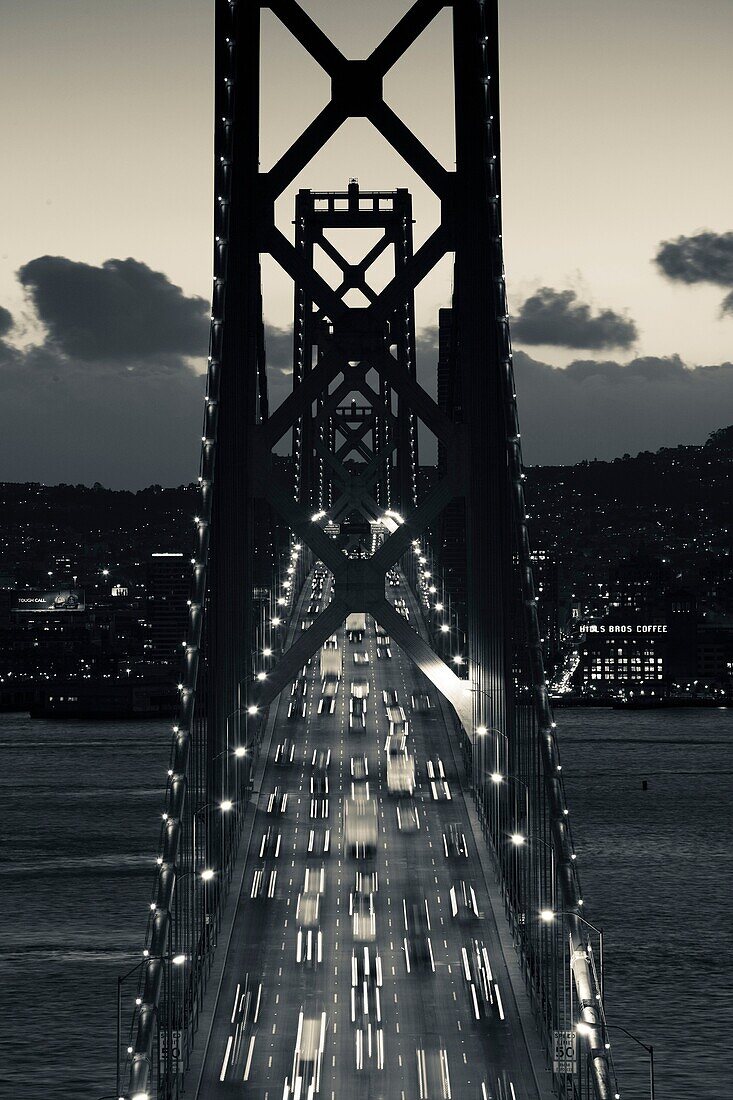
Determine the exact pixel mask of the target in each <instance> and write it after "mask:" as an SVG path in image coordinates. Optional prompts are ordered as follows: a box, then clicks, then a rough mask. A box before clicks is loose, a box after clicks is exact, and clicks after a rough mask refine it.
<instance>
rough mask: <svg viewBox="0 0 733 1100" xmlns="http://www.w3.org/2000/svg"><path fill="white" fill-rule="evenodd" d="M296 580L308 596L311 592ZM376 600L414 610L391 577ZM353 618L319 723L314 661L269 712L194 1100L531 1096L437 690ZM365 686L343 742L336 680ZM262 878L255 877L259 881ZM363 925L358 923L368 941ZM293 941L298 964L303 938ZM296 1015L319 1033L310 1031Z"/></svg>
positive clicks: (344, 686) (344, 714)
mask: <svg viewBox="0 0 733 1100" xmlns="http://www.w3.org/2000/svg"><path fill="white" fill-rule="evenodd" d="M306 585H307V590H308V591H310V581H307V582H306ZM329 585H330V579H326V581H325V585H324V598H325V599H326V600H327V599H328V590H329ZM388 591H389V596H390V599H392V600H394V599H395V598H396V597H397V596H401V597H402V598H403V599H404V600H405V602H406V604H407V605H408V607H409V608H411V611H410V618H411V620H412V622H413V623H414V616H415V614H416V612H417V607H416V604H415V602H414V599H413V597H412V595H411V593H409V591H408V589H407V586H406V585H404V584H402V583H401V584H400V586H399V587H390V588H389V590H388ZM304 606H307V599H306V601H305V604H304ZM321 606H323V602H322V604H321ZM367 623H368V625H367V631H366V634H365V636H364V640H363V643H362V644H359V643H352V642H349V641H348V640H347V638H346V637H345V630H344V628H342V629H341V631H340V632H339V646H340V648H341V652H342V655H343V677H342V680H341V684H340V686H339V690H338V695H337V699H336V710H335V713H333V714H328V713H327V709H328V708H324V713H322V714H320V715H319V714H318V702H319V700H320V698H321V681H320V669H319V660H318V656H316V657H314V658H313V659H312V661H311V663H310V665H309V667H308V668H307V679H308V690H307V696H306V698H307V714H306V717H305V718H302V717H301V718H299V719H295V720H293V719H288V717H287V711H288V705H289V703H290V702H291V698H292V697H291V696H290V694H289V693H288V692H287V691H285V692H283V694H282V696H281V697H280V699H279V700H278V702H277V704H276V705H277V708H278V709H277V713H276V721H275V726H274V733H273V737H272V743H271V753H270V758H269V759H268V761H267V764H266V768H265V772H264V778H263V782H262V786H261V790H260V795H259V804H258V811H257V818H256V820H255V824H254V830H253V833H252V840H251V844H250V849H249V853H248V856H247V863H246V869H245V874H244V880H243V883H244V884H243V889H242V892H241V895H240V898H239V901H238V904H237V910H236V915H235V918H234V922H235V923H234V927H233V934H232V936H231V939H230V942H229V949H228V956H227V958H226V962H225V966H224V973H223V977H222V982H221V985H220V989H219V994H218V1000H217V1003H216V1007H215V1009H214V1012H213V1022H212V1025H211V1032H210V1036H209V1042H208V1045H207V1048H206V1055H205V1058H204V1063H203V1068H202V1072H201V1076H200V1081H199V1092H198V1097H199V1100H229V1098H234V1097H241V1096H242V1095H245V1096H253V1097H258V1098H260V1100H275V1098H277V1100H290V1098H292V1097H300V1098H302V1100H305V1098H306V1097H308V1098H310V1097H311V1096H314V1097H315V1096H317V1097H322V1098H325V1100H345V1098H346V1097H348V1098H349V1100H428V1098H430V1100H432V1098H433V1097H441V1098H443V1100H447V1098H455V1100H469V1098H477V1100H479V1098H481V1100H488V1098H491V1100H537V1098H538V1097H539V1092H538V1089H537V1085H536V1083H535V1077H534V1075H533V1072H532V1068H531V1065H530V1058H529V1054H528V1050H527V1046H526V1043H525V1038H524V1033H523V1031H522V1026H521V1023H520V1021H519V1016H518V1012H517V1006H516V1002H515V999H514V996H513V992H512V989H511V986H510V983H509V978H508V974H507V970H506V966H505V963H504V959H503V956H502V952H501V947H500V943H499V938H498V933H497V929H496V925H495V923H494V920H493V917H492V916H491V909H490V906H489V899H488V895H487V889H486V885H485V881H484V879H483V877H482V872H481V868H480V865H479V862H478V859H477V855H476V840H475V838H474V836H473V834H472V832H471V829H470V826H469V818H468V814H467V811H466V806H465V803H464V798H463V795H462V792H461V786H460V778H459V772H458V768H457V766H456V761H454V758H453V754H452V751H451V747H450V744H449V740H448V738H449V734H448V730H447V728H446V724H445V722H444V720H443V718H442V713H441V709H440V707H439V706H437V700H436V698H435V691H434V689H433V688H432V686H429V685H428V683H427V681H426V680H424V678H423V677H422V675H421V674H420V673H419V672H418V670H417V669H415V667H414V666H413V665H412V663H411V662H410V661H409V660H408V659H407V658H406V657H404V656H403V655H402V653H401V652H400V651H399V650H398V649H397V647H396V646H392V647H391V653H392V656H391V659H390V658H387V657H386V656H385V657H383V658H382V659H379V658H378V656H377V638H376V631H375V624H374V622H373V621H372V620H371V619H368V621H367ZM355 652H367V653H368V656H369V663H368V665H355V664H354V659H353V658H354V653H355ZM363 679H368V681H369V685H370V691H369V696H368V700H367V719H366V729H364V730H362V731H357V730H350V729H349V696H350V684H351V681H352V680H363ZM390 690H396V691H397V693H398V697H399V702H400V704H401V706H402V707H403V708H404V710H405V712H406V714H407V717H408V722H409V736H408V747H409V751H410V752H411V753H412V754H413V755H414V757H415V760H416V766H417V786H416V789H415V794H414V798H413V799H412V800H411V801H412V802H413V804H414V806H415V808H416V809H417V812H418V816H419V828H418V829H417V830H415V831H411V832H407V831H405V830H404V829H400V828H399V827H398V817H397V807H398V805H399V807H400V811H401V817H402V820H403V823H404V821H405V817H406V816H407V815H406V813H405V810H406V809H407V805H408V802H409V801H410V800H409V799H397V798H395V797H394V796H393V795H391V794H389V793H388V790H387V783H386V755H385V751H386V750H385V740H386V735H387V733H388V721H387V716H386V708H385V704H384V701H383V696H382V692H383V691H390ZM421 692H422V693H426V694H428V695H429V697H430V701H431V707H430V710H429V711H428V712H427V713H415V712H413V710H412V707H411V697H412V696H413V695H415V694H416V693H421ZM285 738H289V739H290V740H291V742H293V743H294V749H295V751H294V759H293V762H292V763H291V764H289V765H286V766H285V767H281V766H277V765H276V763H275V760H274V757H275V754H276V751H277V748H278V746H279V745H280V744H281V743H282V742H283V740H284V739H285ZM328 750H330V752H331V759H330V768H329V772H328V779H329V788H330V789H329V792H328V816H327V817H326V818H322V817H321V818H312V817H311V813H312V812H313V811H312V807H311V791H310V781H311V776H312V775H313V773H314V769H313V766H312V760H313V753H314V751H317V752H320V751H323V752H327V751H328ZM362 754H363V755H365V756H366V758H367V761H368V783H369V794H370V797H371V798H373V799H375V800H376V803H377V807H378V822H379V841H378V850H377V854H376V856H375V857H374V858H373V859H372V860H355V859H354V858H346V857H345V855H344V852H343V803H344V797H349V796H350V795H351V793H352V784H353V779H352V774H351V771H352V765H351V759H352V757H354V758H359V757H361V756H362ZM287 755H288V756H289V752H288V754H287ZM429 760H430V761H432V762H433V764H434V767H435V768H436V770H437V769H438V761H441V762H442V764H443V767H444V770H445V775H446V778H447V783H448V787H449V789H450V793H451V796H452V797H451V799H450V801H435V800H434V799H433V797H432V791H431V786H430V783H429V781H428V779H427V771H426V768H427V762H428V761H429ZM275 787H279V788H280V790H281V791H283V792H284V791H287V794H288V801H287V807H286V810H285V813H284V814H280V813H278V812H275V813H271V814H270V813H268V812H267V810H268V801H269V799H270V795H271V793H272V792H273V790H274V788H275ZM316 809H317V807H316ZM320 812H322V810H321V811H320ZM451 825H457V829H458V832H459V834H460V835H462V836H465V839H466V842H467V848H468V858H466V857H465V856H462V855H458V856H452V857H451V858H447V857H446V852H445V847H444V836H443V834H446V835H448V834H449V831H450V826H451ZM268 829H270V830H272V833H271V836H272V838H273V839H272V843H273V845H275V844H276V843H277V835H278V834H279V835H280V847H279V854H278V855H277V857H276V856H275V852H274V847H273V848H271V850H270V851H269V852H265V853H264V854H263V857H262V858H261V857H260V851H261V850H262V849H263V837H264V836H265V835H266V833H267V830H268ZM326 829H330V853H328V854H325V855H324V854H323V853H322V852H321V853H319V851H318V849H319V848H322V844H323V838H324V835H325V830H326ZM311 831H313V834H314V844H313V851H312V852H311V851H309V843H310V836H311ZM371 869H375V870H376V871H377V875H378V889H377V891H376V892H375V893H374V894H373V896H372V901H373V907H374V924H375V939H374V941H373V942H371V943H363V942H362V943H356V942H355V941H354V928H353V921H352V918H351V917H350V914H349V909H350V895H351V894H353V892H354V890H355V877H356V872H357V871H358V870H371ZM321 870H323V876H322V885H321ZM262 871H264V874H263V875H261V876H260V875H258V872H262ZM273 873H274V875H275V877H274V878H272V877H271V876H272V875H273ZM306 873H309V883H308V888H309V889H308V892H309V893H311V894H312V893H313V892H314V890H315V891H316V892H317V891H319V890H322V893H321V894H320V902H319V914H318V927H317V930H316V928H315V927H314V928H313V929H312V931H313V932H314V933H316V931H317V932H320V933H321V941H322V961H321V962H320V963H319V962H318V961H317V954H318V936H317V934H314V936H313V937H312V939H313V950H314V953H315V956H316V961H315V962H310V963H309V962H308V961H307V960H306V961H305V962H298V961H297V940H298V932H299V929H300V923H299V918H300V921H303V920H305V921H306V923H307V922H308V914H307V913H306V910H307V908H308V904H309V903H308V900H307V899H306V901H305V902H301V905H300V910H299V905H298V902H299V895H301V894H303V893H304V892H305V876H306ZM260 879H261V880H262V884H261V887H260V889H261V893H259V894H258V886H257V883H258V881H259V880H260ZM462 881H463V882H466V883H468V884H469V885H472V886H473V888H474V890H475V895H476V900H477V904H478V911H479V916H478V918H476V917H474V918H471V917H470V914H467V915H466V917H464V918H463V919H457V918H454V917H453V916H452V913H451V900H450V890H451V886H452V885H453V884H454V883H460V882H462ZM270 893H271V894H272V896H271V897H269V896H268V894H270ZM253 894H254V895H255V896H252V895H253ZM403 901H406V905H407V913H408V920H409V922H410V923H411V924H412V926H413V927H414V925H415V922H414V919H413V916H412V914H413V913H414V912H415V910H414V909H412V905H413V904H414V905H415V906H418V907H422V908H423V909H424V908H425V903H427V917H426V920H427V919H429V922H430V929H429V933H428V934H429V938H430V947H431V949H432V954H433V959H434V966H435V970H434V971H433V969H432V967H431V964H430V962H429V960H428V961H427V962H424V963H422V964H420V962H419V960H418V959H417V958H416V957H415V956H416V952H415V946H416V944H415V941H408V949H409V950H410V952H411V966H410V971H409V973H408V969H407V962H406V952H405V942H404V941H405V908H404V907H403ZM311 908H312V906H311ZM313 923H314V924H315V922H313ZM369 923H370V922H369V920H368V919H367V921H366V928H367V929H368V926H369ZM302 931H303V951H304V954H306V953H307V929H303V930H302ZM424 931H425V929H423V932H424ZM366 934H367V935H368V934H369V932H368V931H367V933H366ZM475 941H478V943H479V945H480V946H483V947H485V948H486V956H487V957H488V962H489V966H490V968H491V972H492V973H491V981H490V999H489V1000H486V1001H484V1000H483V998H482V996H481V989H480V986H481V980H482V979H481V975H480V974H479V972H478V970H477V968H476V967H475V965H474V973H473V978H474V981H473V983H472V984H474V986H475V988H476V993H477V996H476V1001H475V1002H474V999H473V994H472V992H471V989H470V985H469V983H468V982H467V980H466V976H465V964H464V962H463V958H462V948H464V947H465V948H466V951H467V955H468V956H469V957H471V956H472V951H471V945H472V942H475ZM423 945H424V940H423ZM364 947H368V948H369V952H370V966H371V968H372V973H373V972H374V969H375V968H376V958H375V956H376V954H377V953H378V954H379V956H380V962H381V977H382V984H381V987H378V986H377V985H376V983H374V982H373V981H372V982H371V984H369V985H368V987H367V1009H368V1014H365V1013H364V985H363V982H362V980H361V979H362V975H361V973H359V974H358V975H357V978H358V984H357V986H356V987H355V988H354V987H353V985H352V979H353V977H354V973H353V967H354V963H353V961H352V955H356V957H357V959H358V960H363V957H364V956H363V951H364ZM222 949H223V948H222ZM484 974H486V971H484ZM352 989H353V994H354V996H353V1003H352ZM497 991H498V993H497ZM377 992H378V994H379V1002H380V1004H379V1013H378V1012H377ZM492 1001H493V1003H491V1002H492ZM500 1004H501V1007H500ZM477 1008H478V1013H479V1016H480V1018H479V1019H476V1010H477ZM354 1016H355V1019H352V1017H354ZM378 1016H379V1018H378ZM309 1020H313V1021H317V1024H316V1025H313V1026H312V1027H310V1026H309V1024H308V1021H309ZM359 1031H361V1039H359V1037H358V1032H359ZM370 1033H371V1034H370ZM299 1040H300V1041H299ZM311 1043H315V1045H316V1046H317V1047H318V1046H322V1055H321V1057H320V1059H317V1061H318V1064H319V1069H320V1072H319V1080H318V1081H317V1082H316V1080H315V1078H314V1073H315V1068H316V1067H315V1066H309V1065H308V1064H307V1061H303V1060H300V1061H299V1060H298V1059H296V1057H295V1055H296V1049H300V1051H301V1052H303V1053H304V1054H306V1053H307V1048H308V1046H309V1045H310V1044H311ZM360 1043H361V1047H360ZM299 1076H301V1077H302V1080H301V1081H300V1082H299V1081H298V1077H299ZM316 1084H317V1086H318V1089H317V1091H316Z"/></svg>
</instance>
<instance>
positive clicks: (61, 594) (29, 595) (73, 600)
mask: <svg viewBox="0 0 733 1100" xmlns="http://www.w3.org/2000/svg"><path fill="white" fill-rule="evenodd" d="M83 610H84V589H83V588H53V589H49V590H48V591H46V592H41V591H37V590H30V589H27V590H26V591H21V592H18V593H17V594H16V596H15V603H14V606H13V611H19V612H22V613H25V612H43V613H45V614H46V615H48V614H53V613H55V612H60V611H83Z"/></svg>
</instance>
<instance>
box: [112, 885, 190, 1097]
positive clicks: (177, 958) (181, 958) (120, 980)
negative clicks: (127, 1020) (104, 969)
mask: <svg viewBox="0 0 733 1100" xmlns="http://www.w3.org/2000/svg"><path fill="white" fill-rule="evenodd" d="M184 877H185V876H184ZM170 934H171V933H170V932H169V934H168V935H169V940H168V956H167V959H168V963H169V965H170V964H171V963H172V964H173V966H181V965H182V964H183V963H184V962H185V961H186V956H185V955H172V954H171V941H170ZM148 962H150V956H149V955H145V957H144V958H142V959H141V960H140V962H139V963H135V965H134V966H133V967H131V968H130V969H129V970H128V971H127V973H126V974H118V975H117V1092H116V1094H115V1095H116V1096H117V1098H118V1100H123V1098H122V1067H121V1064H120V1047H121V1046H122V986H123V985H124V983H125V982H126V981H127V979H128V978H131V977H132V975H133V974H135V973H136V972H137V971H138V970H139V969H140V967H141V966H145V964H146V963H148ZM137 1003H139V1001H138V1002H137ZM169 1011H170V1010H169ZM130 1049H131V1048H130ZM99 1100H104V1097H99Z"/></svg>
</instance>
